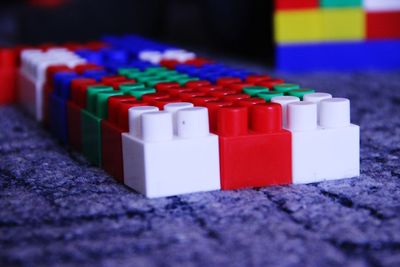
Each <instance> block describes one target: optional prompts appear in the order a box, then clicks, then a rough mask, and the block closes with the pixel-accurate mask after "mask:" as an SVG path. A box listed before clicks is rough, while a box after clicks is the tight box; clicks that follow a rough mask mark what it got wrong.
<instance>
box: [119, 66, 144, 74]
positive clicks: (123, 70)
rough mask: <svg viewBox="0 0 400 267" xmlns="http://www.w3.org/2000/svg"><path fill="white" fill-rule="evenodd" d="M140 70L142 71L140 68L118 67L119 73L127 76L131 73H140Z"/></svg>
mask: <svg viewBox="0 0 400 267" xmlns="http://www.w3.org/2000/svg"><path fill="white" fill-rule="evenodd" d="M138 72H140V70H139V69H137V68H121V69H118V74H119V75H123V76H126V75H128V74H129V73H138Z"/></svg>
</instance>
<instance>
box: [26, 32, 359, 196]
mask: <svg viewBox="0 0 400 267" xmlns="http://www.w3.org/2000/svg"><path fill="white" fill-rule="evenodd" d="M104 40H105V42H106V43H108V45H109V48H106V49H101V50H94V49H84V50H76V51H75V52H74V53H72V52H70V51H68V50H64V49H49V50H47V51H41V50H24V51H22V52H21V67H20V72H19V76H20V77H19V78H20V83H19V91H20V96H22V97H21V102H22V104H23V106H24V107H26V109H27V110H28V112H30V113H31V114H32V115H33V116H34V117H36V119H37V120H38V121H43V122H44V123H45V125H47V127H49V129H50V130H51V132H53V133H54V135H55V136H56V137H58V139H60V140H61V141H62V142H64V143H66V144H70V145H71V146H72V147H73V148H74V149H76V150H78V151H81V152H82V153H83V154H84V155H85V156H86V157H87V158H88V159H89V161H91V162H92V163H93V164H96V165H97V166H99V167H102V168H104V169H105V170H106V171H107V172H108V173H110V174H111V175H112V176H113V177H115V179H116V180H117V181H119V182H121V183H124V184H125V185H127V186H129V187H131V188H133V189H134V190H136V191H138V192H141V193H142V194H144V195H146V196H147V197H161V196H172V195H177V194H184V193H192V192H200V191H210V190H219V189H223V190H229V189H240V188H246V187H261V186H270V185H281V184H291V183H310V182H317V181H322V180H329V179H342V178H349V177H354V176H358V175H359V127H358V126H356V125H354V124H351V123H350V101H349V100H348V99H343V98H333V97H332V96H331V95H330V94H328V93H320V92H315V90H313V89H306V88H301V86H300V85H297V84H291V83H285V81H284V80H282V79H277V78H272V77H270V76H268V75H265V74H258V73H251V72H249V71H247V70H244V69H237V68H232V67H229V66H226V65H223V64H219V63H215V62H213V61H211V60H209V59H204V58H199V57H197V56H196V55H195V54H194V53H192V52H188V51H185V50H182V49H176V48H171V47H169V46H165V45H161V44H158V43H154V42H151V41H148V40H144V39H142V38H139V37H135V36H128V37H120V38H117V37H108V38H105V39H104ZM38 81H40V82H38Z"/></svg>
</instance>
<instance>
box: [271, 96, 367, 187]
mask: <svg viewBox="0 0 400 267" xmlns="http://www.w3.org/2000/svg"><path fill="white" fill-rule="evenodd" d="M282 98H285V97H282ZM307 99H309V100H312V101H307ZM281 100H282V99H281ZM281 100H279V101H278V100H276V99H275V101H276V102H280V101H281ZM305 100H306V101H296V102H292V103H290V104H288V105H287V114H286V116H287V129H288V130H289V131H290V132H291V133H292V164H293V165H292V166H293V183H294V184H302V183H314V182H320V181H323V180H334V179H343V178H350V177H355V176H359V175H360V163H359V158H360V154H359V153H360V128H359V126H357V125H354V124H351V123H350V101H349V100H348V99H345V98H329V95H326V94H309V95H307V96H305ZM318 118H319V122H318Z"/></svg>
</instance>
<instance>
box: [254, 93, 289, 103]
mask: <svg viewBox="0 0 400 267" xmlns="http://www.w3.org/2000/svg"><path fill="white" fill-rule="evenodd" d="M283 95H284V94H283V93H282V92H277V91H269V92H263V93H259V94H257V97H260V98H262V99H264V100H265V101H267V102H270V101H271V99H272V98H273V97H275V96H283Z"/></svg>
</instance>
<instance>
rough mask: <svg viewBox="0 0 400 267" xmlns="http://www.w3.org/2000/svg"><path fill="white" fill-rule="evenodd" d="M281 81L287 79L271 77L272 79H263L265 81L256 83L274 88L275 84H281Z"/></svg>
mask: <svg viewBox="0 0 400 267" xmlns="http://www.w3.org/2000/svg"><path fill="white" fill-rule="evenodd" d="M281 83H285V81H284V80H282V79H270V80H263V81H259V82H256V85H258V86H264V87H267V88H269V89H272V87H273V86H274V85H277V84H281Z"/></svg>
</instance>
